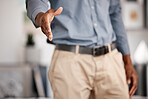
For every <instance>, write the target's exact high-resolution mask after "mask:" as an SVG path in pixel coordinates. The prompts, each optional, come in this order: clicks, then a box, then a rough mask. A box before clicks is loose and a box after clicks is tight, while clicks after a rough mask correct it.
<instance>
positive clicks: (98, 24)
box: [26, 0, 130, 55]
mask: <svg viewBox="0 0 148 99" xmlns="http://www.w3.org/2000/svg"><path fill="white" fill-rule="evenodd" d="M50 5H51V9H55V10H56V9H58V8H59V7H61V6H62V7H63V12H62V13H61V14H60V15H59V16H55V18H54V20H53V21H52V23H51V29H52V33H53V42H54V43H58V44H70V45H82V46H88V47H94V46H103V45H105V44H107V43H109V42H113V41H116V43H117V48H118V50H119V51H120V52H121V53H122V54H123V55H126V54H130V51H129V46H128V41H127V35H126V31H125V28H124V25H123V22H122V17H121V5H120V0H26V6H27V15H28V17H29V18H30V19H31V20H32V21H33V23H34V25H35V26H36V27H38V26H37V25H36V23H35V18H36V16H37V14H38V13H39V12H46V11H47V10H48V9H49V6H50Z"/></svg>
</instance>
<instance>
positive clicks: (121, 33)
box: [109, 0, 130, 55]
mask: <svg viewBox="0 0 148 99" xmlns="http://www.w3.org/2000/svg"><path fill="white" fill-rule="evenodd" d="M109 13H110V20H111V24H112V27H113V30H114V32H115V35H116V38H117V39H116V42H117V49H118V50H119V51H120V52H121V53H122V54H123V55H126V54H130V49H129V45H128V40H127V35H126V31H125V28H124V24H123V21H122V16H121V4H120V0H111V1H110V8H109Z"/></svg>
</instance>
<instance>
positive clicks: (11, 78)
mask: <svg viewBox="0 0 148 99" xmlns="http://www.w3.org/2000/svg"><path fill="white" fill-rule="evenodd" d="M34 68H38V71H34ZM35 73H36V74H37V75H39V76H35ZM35 78H36V79H35ZM47 80H48V79H47V67H45V66H38V65H25V64H13V65H6V64H5V65H3V64H0V99H3V98H10V99H13V98H18V99H21V98H22V97H23V98H26V99H27V98H28V97H35V98H30V99H38V98H39V96H40V95H39V94H40V93H39V90H40V89H39V88H43V92H44V97H47V93H48V92H47ZM44 97H42V98H40V99H46V98H44ZM23 98H22V99H23Z"/></svg>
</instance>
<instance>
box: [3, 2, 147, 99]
mask: <svg viewBox="0 0 148 99" xmlns="http://www.w3.org/2000/svg"><path fill="white" fill-rule="evenodd" d="M121 4H122V15H123V20H124V24H125V28H126V31H127V36H128V41H129V46H130V50H131V57H132V61H133V64H134V66H135V68H136V71H137V73H138V76H139V81H138V90H137V92H136V94H135V99H144V97H147V96H148V81H147V80H148V79H147V73H148V70H147V66H148V65H147V63H148V47H147V46H148V1H147V0H121ZM46 40H47V38H46V36H45V35H43V34H42V33H41V30H40V28H38V29H36V28H35V27H34V26H33V24H32V22H31V21H30V20H29V19H28V17H27V15H26V8H25V0H0V99H1V98H18V99H20V97H22V98H27V99H29V98H31V99H36V98H33V97H42V98H43V97H46V98H49V99H52V97H53V95H52V91H51V88H50V84H49V81H48V68H49V66H50V62H51V59H52V54H53V51H54V45H52V44H48V43H47V41H46ZM136 97H137V98H136ZM140 97H141V98H140Z"/></svg>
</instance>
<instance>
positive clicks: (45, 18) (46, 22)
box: [35, 7, 138, 98]
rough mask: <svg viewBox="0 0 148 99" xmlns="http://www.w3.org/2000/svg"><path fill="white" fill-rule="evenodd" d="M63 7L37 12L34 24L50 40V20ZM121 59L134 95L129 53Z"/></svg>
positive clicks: (135, 82)
mask: <svg viewBox="0 0 148 99" xmlns="http://www.w3.org/2000/svg"><path fill="white" fill-rule="evenodd" d="M62 11H63V8H62V7H60V8H59V9H57V10H54V9H49V10H48V11H47V12H46V13H42V12H41V13H39V14H38V15H37V17H36V20H35V21H36V24H37V25H38V26H39V27H41V30H42V32H43V33H44V34H45V35H46V36H47V37H48V38H49V40H50V41H52V31H51V28H50V24H51V22H52V20H53V19H54V16H58V15H60V14H61V13H62ZM123 61H124V65H125V73H126V78H127V84H130V86H131V87H130V90H129V95H130V98H131V97H132V96H133V95H134V93H135V92H136V90H137V80H138V76H137V73H136V71H135V69H134V67H133V64H132V61H131V58H130V55H129V54H127V55H124V56H123Z"/></svg>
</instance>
